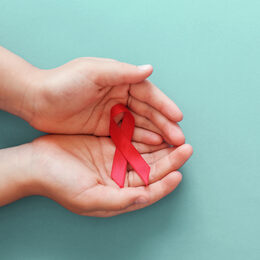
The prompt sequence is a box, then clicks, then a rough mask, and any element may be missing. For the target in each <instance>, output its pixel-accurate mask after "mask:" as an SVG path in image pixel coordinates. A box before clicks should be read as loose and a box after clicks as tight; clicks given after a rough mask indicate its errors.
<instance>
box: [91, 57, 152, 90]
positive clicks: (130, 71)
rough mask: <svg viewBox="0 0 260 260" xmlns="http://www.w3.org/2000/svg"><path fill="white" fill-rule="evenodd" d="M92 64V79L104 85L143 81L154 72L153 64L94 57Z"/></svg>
mask: <svg viewBox="0 0 260 260" xmlns="http://www.w3.org/2000/svg"><path fill="white" fill-rule="evenodd" d="M90 65H91V66H89V67H88V73H89V78H90V80H92V81H93V82H95V83H96V84H98V85H100V86H104V87H105V86H115V85H121V84H133V83H138V82H142V81H144V80H145V79H146V78H147V77H149V76H150V75H151V74H152V72H153V67H152V66H151V65H143V66H135V65H132V64H127V63H123V62H119V61H110V62H109V61H105V62H104V61H103V60H102V59H100V60H94V59H92V62H91V64H90Z"/></svg>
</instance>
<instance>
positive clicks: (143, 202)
mask: <svg viewBox="0 0 260 260" xmlns="http://www.w3.org/2000/svg"><path fill="white" fill-rule="evenodd" d="M147 202H148V201H147V199H146V198H144V197H139V198H138V199H137V200H136V201H135V204H145V203H147Z"/></svg>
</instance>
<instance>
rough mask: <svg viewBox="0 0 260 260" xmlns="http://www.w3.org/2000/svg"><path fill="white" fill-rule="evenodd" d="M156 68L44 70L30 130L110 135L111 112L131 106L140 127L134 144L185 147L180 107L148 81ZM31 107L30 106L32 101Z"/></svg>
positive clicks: (90, 62)
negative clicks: (164, 142)
mask: <svg viewBox="0 0 260 260" xmlns="http://www.w3.org/2000/svg"><path fill="white" fill-rule="evenodd" d="M151 73H152V66H151V65H147V66H145V67H137V66H134V65H130V64H126V63H121V62H118V61H115V60H109V59H100V58H79V59H76V60H73V61H71V62H69V63H67V64H65V65H63V66H61V67H58V68H55V69H51V70H40V71H38V73H35V75H36V76H37V77H36V78H35V79H34V80H33V82H38V83H37V86H36V87H35V88H34V89H33V91H34V93H33V95H27V96H28V97H29V96H30V97H31V100H32V101H33V103H32V106H31V110H32V113H31V118H30V119H29V120H28V121H30V124H31V125H32V126H33V127H35V128H37V129H39V130H41V131H44V132H48V133H63V134H93V135H96V136H108V135H109V132H108V131H109V119H110V109H111V107H112V106H113V105H115V104H117V103H122V104H124V105H127V106H128V107H129V109H130V110H131V112H132V113H133V115H134V117H135V121H136V128H135V131H134V136H133V140H134V141H136V142H142V143H147V144H154V145H155V144H159V143H161V142H162V141H163V139H164V140H166V141H167V142H168V143H170V144H172V145H181V144H183V143H184V142H185V138H184V135H183V133H182V131H181V129H180V127H179V126H178V124H177V121H180V120H182V113H181V111H180V110H179V109H178V107H177V106H176V105H175V104H174V103H173V102H172V101H171V100H170V99H169V98H168V97H167V96H165V95H164V94H163V93H162V92H161V91H160V90H159V89H158V88H157V87H156V86H154V85H153V84H152V83H151V82H149V81H148V80H145V79H146V78H147V77H148V76H149V75H150V74H151ZM28 102H31V101H28Z"/></svg>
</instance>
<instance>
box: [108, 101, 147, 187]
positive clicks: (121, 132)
mask: <svg viewBox="0 0 260 260" xmlns="http://www.w3.org/2000/svg"><path fill="white" fill-rule="evenodd" d="M120 113H124V115H123V120H122V124H121V127H119V126H118V125H117V124H116V122H115V120H114V118H115V116H117V115H118V114H120ZM134 126H135V120H134V117H133V115H132V114H131V112H130V111H129V110H128V109H127V108H126V107H125V106H124V105H122V104H117V105H115V106H113V107H112V108H111V113H110V127H109V133H110V136H111V139H112V141H113V142H114V144H115V146H116V151H115V155H114V160H113V166H112V172H111V177H112V179H113V180H114V181H115V182H116V183H117V184H118V185H119V187H120V188H122V187H124V182H125V174H126V167H127V162H129V163H130V165H131V166H132V167H133V169H134V170H135V171H136V172H137V174H138V175H139V176H140V177H141V178H142V180H143V181H144V183H145V185H148V183H149V173H150V166H149V165H148V164H147V163H146V161H145V160H144V159H143V157H142V156H141V155H140V153H139V152H138V151H137V150H136V149H135V147H134V146H133V145H132V143H131V139H132V136H133V132H134Z"/></svg>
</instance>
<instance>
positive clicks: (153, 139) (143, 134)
mask: <svg viewBox="0 0 260 260" xmlns="http://www.w3.org/2000/svg"><path fill="white" fill-rule="evenodd" d="M133 141H135V142H140V143H145V144H152V145H157V144H161V143H162V142H163V139H162V137H161V136H160V135H158V134H156V133H154V132H151V131H149V130H146V129H143V128H139V127H135V129H134V134H133Z"/></svg>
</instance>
